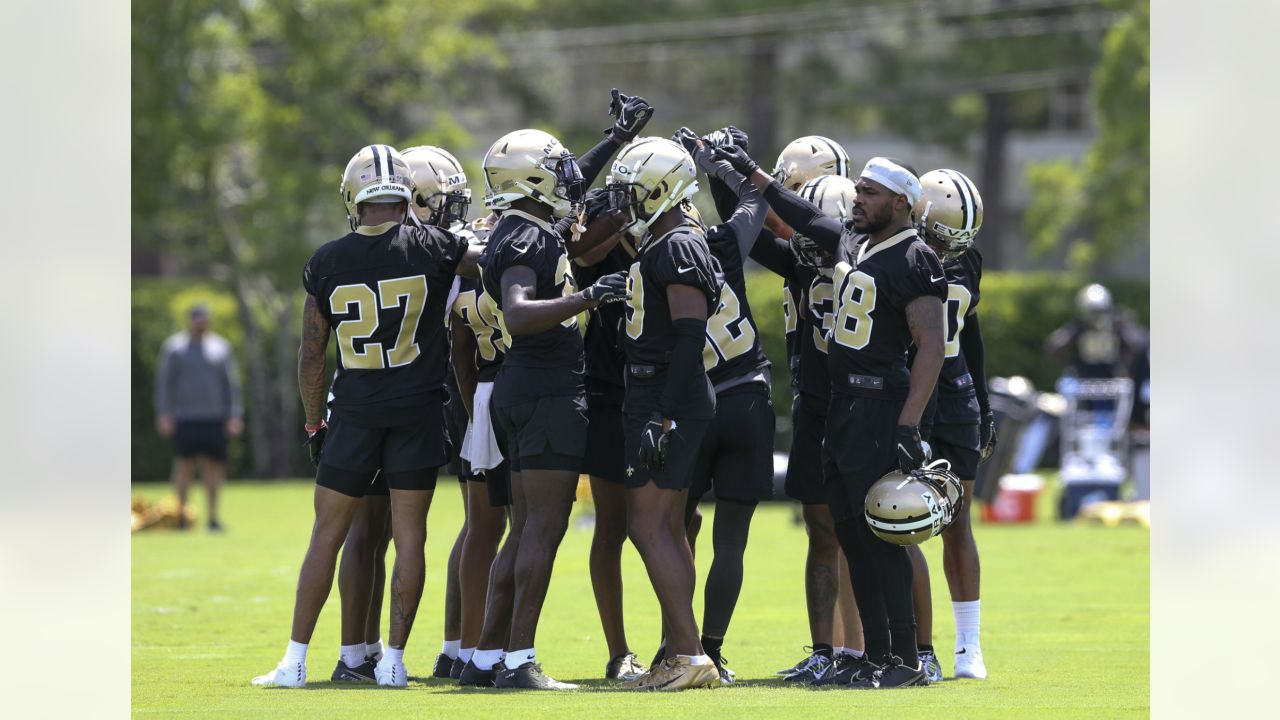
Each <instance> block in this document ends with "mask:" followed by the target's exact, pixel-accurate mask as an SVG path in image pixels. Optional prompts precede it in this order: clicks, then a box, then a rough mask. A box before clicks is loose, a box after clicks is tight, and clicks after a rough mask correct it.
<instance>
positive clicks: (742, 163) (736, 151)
mask: <svg viewBox="0 0 1280 720" xmlns="http://www.w3.org/2000/svg"><path fill="white" fill-rule="evenodd" d="M716 157H717V158H719V159H720V160H724V161H725V162H727V163H729V164H730V165H732V166H733V169H734V170H737V171H738V172H740V173H742V174H743V175H746V176H747V177H751V174H752V173H754V172H755V171H756V170H759V169H760V166H759V165H757V164H756V161H755V160H752V159H751V156H750V155H748V154H747V151H746V150H743V149H742V148H740V147H738V146H737V145H721V146H720V147H718V148H716Z"/></svg>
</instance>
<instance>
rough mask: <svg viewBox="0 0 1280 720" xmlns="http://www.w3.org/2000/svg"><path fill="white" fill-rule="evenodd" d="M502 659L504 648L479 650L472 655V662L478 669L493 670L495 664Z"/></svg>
mask: <svg viewBox="0 0 1280 720" xmlns="http://www.w3.org/2000/svg"><path fill="white" fill-rule="evenodd" d="M501 661H502V648H498V649H497V650H479V649H477V650H476V652H475V654H474V655H472V656H471V664H472V665H475V666H476V669H478V670H492V669H493V666H494V665H497V664H498V663H499V662H501Z"/></svg>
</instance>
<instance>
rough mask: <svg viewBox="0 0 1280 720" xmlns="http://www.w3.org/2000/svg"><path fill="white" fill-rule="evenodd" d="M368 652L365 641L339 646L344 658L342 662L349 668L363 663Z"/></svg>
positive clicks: (339, 653) (340, 653)
mask: <svg viewBox="0 0 1280 720" xmlns="http://www.w3.org/2000/svg"><path fill="white" fill-rule="evenodd" d="M367 654H368V649H367V647H366V646H365V644H364V643H358V644H356V645H339V646H338V655H339V656H341V658H342V664H343V665H346V666H347V667H349V668H353V667H359V666H361V665H363V664H364V659H365V657H366V656H367Z"/></svg>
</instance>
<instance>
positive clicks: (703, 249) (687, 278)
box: [622, 225, 720, 419]
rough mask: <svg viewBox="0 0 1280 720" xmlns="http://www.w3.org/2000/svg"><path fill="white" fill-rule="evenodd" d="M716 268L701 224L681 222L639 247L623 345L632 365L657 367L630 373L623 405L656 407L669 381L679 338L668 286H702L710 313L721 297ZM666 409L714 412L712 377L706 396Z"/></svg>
mask: <svg viewBox="0 0 1280 720" xmlns="http://www.w3.org/2000/svg"><path fill="white" fill-rule="evenodd" d="M718 273H720V268H719V265H718V263H717V262H716V261H715V259H714V258H713V257H712V255H711V250H710V248H708V247H707V241H706V238H704V237H703V235H702V232H701V229H700V228H695V227H693V226H688V225H686V226H681V227H679V228H677V229H675V230H673V231H671V232H669V233H667V234H666V235H663V236H662V237H661V238H658V239H656V240H653V241H651V242H650V243H649V244H648V245H646V246H644V247H643V248H641V249H640V254H639V255H637V256H636V259H635V261H634V262H632V263H631V268H630V270H629V271H628V275H627V290H628V292H629V294H630V298H629V299H628V301H627V307H626V323H625V326H624V327H625V332H624V333H623V343H622V346H623V350H624V351H625V352H626V357H627V362H628V363H629V364H630V365H633V366H639V367H644V368H653V372H652V373H651V374H650V375H649V376H647V377H638V376H637V375H635V374H632V375H629V376H628V378H627V395H626V400H625V402H624V405H623V408H624V410H626V411H627V412H635V413H642V412H648V411H650V410H653V409H656V408H657V404H658V400H659V396H660V395H661V393H662V389H663V387H664V386H665V384H666V380H667V373H666V368H667V364H668V362H669V359H670V354H671V349H672V348H673V347H674V346H675V338H676V336H675V333H674V332H673V331H672V322H671V307H670V305H668V303H667V286H669V285H690V286H693V287H696V288H698V289H699V290H701V291H702V292H703V293H704V294H705V295H706V297H707V316H708V317H710V316H711V315H712V314H713V313H714V311H715V308H716V307H717V306H718V304H719V302H720V287H719V284H718V283H717V281H716V275H717V274H718ZM668 411H669V412H670V413H671V416H672V417H673V418H689V419H710V418H712V417H715V395H714V391H713V390H712V387H711V383H710V381H708V382H707V392H706V394H705V395H698V396H695V397H688V398H682V404H681V406H680V407H677V408H669V409H668Z"/></svg>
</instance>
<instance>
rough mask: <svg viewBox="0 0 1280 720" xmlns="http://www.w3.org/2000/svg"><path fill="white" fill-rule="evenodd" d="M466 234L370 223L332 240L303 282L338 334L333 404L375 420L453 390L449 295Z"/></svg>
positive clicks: (418, 413)
mask: <svg viewBox="0 0 1280 720" xmlns="http://www.w3.org/2000/svg"><path fill="white" fill-rule="evenodd" d="M466 249H467V244H466V241H464V240H462V239H461V238H459V237H457V236H455V235H453V234H451V233H449V232H446V231H444V230H440V229H438V228H434V227H432V228H417V227H412V226H410V225H402V224H399V223H384V224H382V225H377V226H374V227H369V226H361V227H360V228H359V229H357V230H356V231H355V232H352V233H349V234H348V235H346V236H345V237H343V238H341V239H338V240H335V241H333V242H331V243H327V244H326V245H323V246H322V247H321V248H320V249H319V250H317V251H316V252H315V254H314V255H312V256H311V259H310V260H309V261H308V262H307V264H306V267H305V268H304V269H303V272H302V286H303V287H304V288H305V289H306V291H307V293H308V294H310V295H311V296H312V297H314V298H315V300H316V306H317V307H318V308H319V310H320V314H321V315H323V316H324V318H325V320H326V321H328V323H329V327H330V328H332V329H333V332H334V335H336V336H337V340H338V372H337V375H336V377H335V378H334V381H333V388H332V392H333V399H332V400H331V401H330V407H331V409H332V410H333V412H334V413H335V414H336V415H337V416H339V417H341V418H343V419H346V420H350V421H352V422H354V423H357V424H361V425H366V426H392V425H401V424H405V423H408V422H413V421H415V420H420V419H422V418H423V417H425V415H424V413H426V412H427V410H428V407H429V406H430V405H429V403H427V402H424V401H426V400H429V399H431V396H432V395H435V396H437V397H438V396H440V395H442V394H443V392H444V380H445V364H446V360H447V358H446V355H447V348H448V341H447V339H446V338H445V336H444V311H445V307H444V305H445V300H446V299H447V297H448V295H449V288H450V286H452V284H453V276H454V272H455V270H456V269H457V267H458V263H459V262H460V261H461V260H462V256H463V255H464V254H465V253H466Z"/></svg>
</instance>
